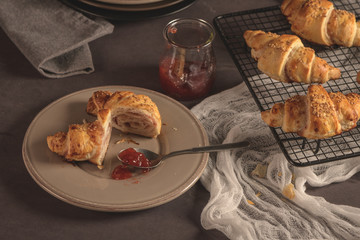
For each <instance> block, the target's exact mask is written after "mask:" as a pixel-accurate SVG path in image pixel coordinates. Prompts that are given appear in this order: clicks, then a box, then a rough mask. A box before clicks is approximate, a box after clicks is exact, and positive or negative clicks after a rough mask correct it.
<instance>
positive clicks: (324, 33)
mask: <svg viewBox="0 0 360 240" xmlns="http://www.w3.org/2000/svg"><path fill="white" fill-rule="evenodd" d="M281 11H282V13H283V14H284V15H285V16H286V17H287V19H288V21H289V22H290V24H291V30H292V31H293V32H294V33H296V34H297V35H299V36H300V37H302V38H304V39H306V40H308V41H311V42H314V43H318V44H322V45H327V46H330V45H334V44H337V45H341V46H346V47H351V46H360V23H359V22H356V19H355V15H354V14H353V13H350V12H348V11H345V10H339V9H334V4H333V3H332V2H330V1H327V0H284V1H283V2H282V4H281Z"/></svg>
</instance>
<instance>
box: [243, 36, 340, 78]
mask: <svg viewBox="0 0 360 240" xmlns="http://www.w3.org/2000/svg"><path fill="white" fill-rule="evenodd" d="M244 39H245V41H246V44H247V45H248V46H249V47H250V48H251V56H252V57H253V58H254V59H255V60H257V61H258V64H257V65H258V68H259V70H261V71H262V72H263V73H265V74H267V75H268V76H269V77H271V78H272V79H275V80H279V81H281V82H298V83H307V84H309V83H325V82H327V81H328V80H331V79H337V78H339V77H340V75H341V73H340V70H339V69H338V68H335V67H332V66H330V65H329V64H328V63H327V62H326V61H325V60H323V59H321V58H319V57H317V56H315V51H314V50H313V49H311V48H308V47H304V45H303V43H302V42H301V40H300V38H299V37H297V36H295V35H287V34H284V35H278V34H275V33H265V32H263V31H260V30H256V31H252V30H247V31H246V32H245V33H244Z"/></svg>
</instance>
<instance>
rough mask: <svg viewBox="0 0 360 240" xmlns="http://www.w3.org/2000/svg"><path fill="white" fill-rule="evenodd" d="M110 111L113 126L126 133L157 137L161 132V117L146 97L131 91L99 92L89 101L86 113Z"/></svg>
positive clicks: (153, 104)
mask: <svg viewBox="0 0 360 240" xmlns="http://www.w3.org/2000/svg"><path fill="white" fill-rule="evenodd" d="M101 109H110V110H111V114H112V126H113V127H115V128H117V129H119V130H120V131H122V132H124V133H134V134H138V135H142V136H145V137H157V136H158V135H159V134H160V131H161V117H160V113H159V110H158V108H157V106H156V104H155V103H154V102H153V101H152V100H151V99H150V98H149V97H148V96H145V95H136V94H134V93H133V92H129V91H118V92H114V93H111V92H108V91H97V92H95V93H93V95H92V96H91V98H90V99H89V101H88V104H87V108H86V111H87V112H88V113H89V114H96V113H97V112H98V111H99V110H101Z"/></svg>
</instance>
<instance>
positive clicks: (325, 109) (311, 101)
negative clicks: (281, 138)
mask: <svg viewBox="0 0 360 240" xmlns="http://www.w3.org/2000/svg"><path fill="white" fill-rule="evenodd" d="M261 118H262V119H263V121H264V122H265V123H266V124H268V125H269V126H270V127H281V128H282V129H283V131H284V132H293V133H297V134H298V135H300V136H302V137H305V138H308V139H324V138H329V137H332V136H335V135H338V134H341V133H342V132H343V131H349V130H350V129H352V128H354V127H356V123H357V121H358V120H359V118H360V95H359V94H356V93H348V94H346V95H344V94H342V93H341V92H336V93H328V92H327V91H326V90H325V89H324V88H323V87H322V86H321V85H310V86H309V88H308V92H307V95H296V96H293V97H291V98H289V99H288V100H286V101H285V103H276V104H274V106H273V107H272V108H271V109H270V110H266V111H263V112H261Z"/></svg>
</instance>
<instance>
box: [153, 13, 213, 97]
mask: <svg viewBox="0 0 360 240" xmlns="http://www.w3.org/2000/svg"><path fill="white" fill-rule="evenodd" d="M163 36H164V38H165V40H166V44H165V51H164V53H163V55H162V57H161V59H160V64H159V77H160V83H161V87H162V89H163V90H164V91H165V92H166V93H167V94H168V95H169V96H171V97H173V98H175V99H177V100H194V99H198V98H202V97H204V96H206V95H207V94H208V93H209V91H210V89H211V87H212V85H213V82H214V79H215V65H216V61H215V55H214V51H213V48H212V41H213V40H214V37H215V31H214V28H213V27H212V26H211V25H210V24H209V23H207V22H206V21H204V20H201V19H175V20H173V21H171V22H169V23H168V24H167V25H166V26H165V28H164V31H163Z"/></svg>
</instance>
